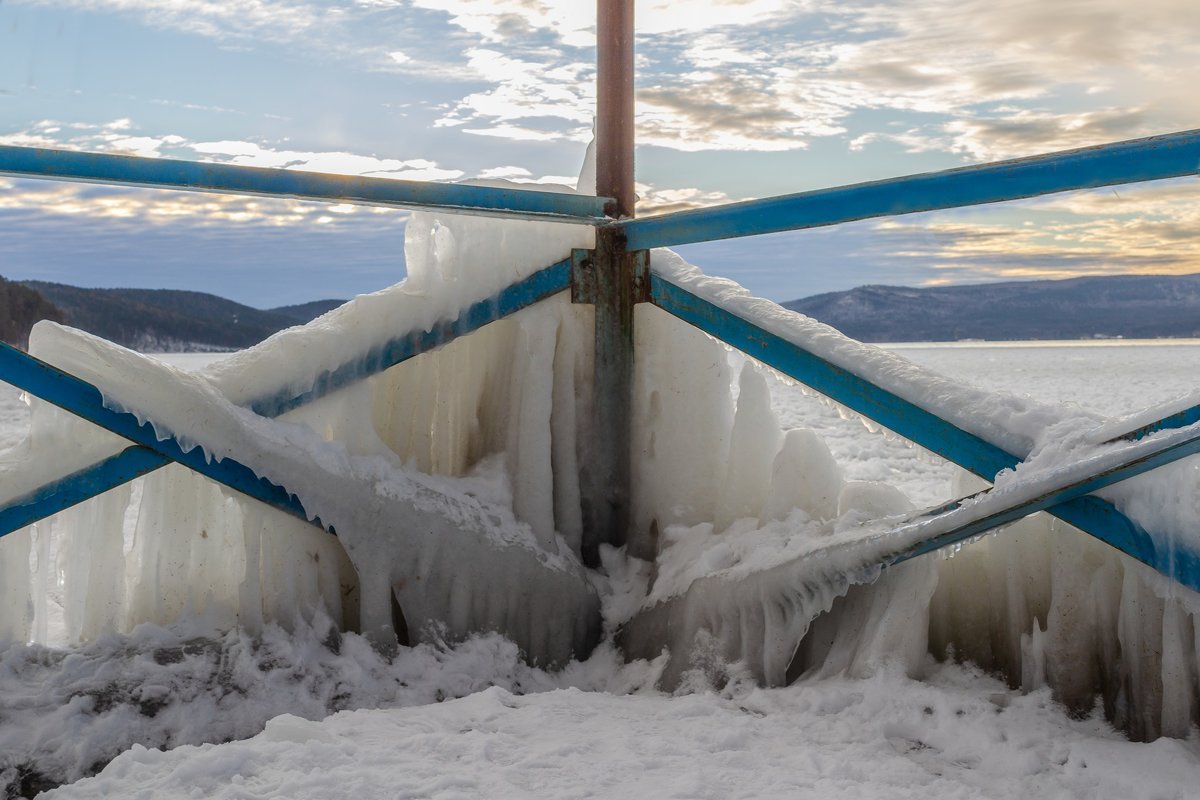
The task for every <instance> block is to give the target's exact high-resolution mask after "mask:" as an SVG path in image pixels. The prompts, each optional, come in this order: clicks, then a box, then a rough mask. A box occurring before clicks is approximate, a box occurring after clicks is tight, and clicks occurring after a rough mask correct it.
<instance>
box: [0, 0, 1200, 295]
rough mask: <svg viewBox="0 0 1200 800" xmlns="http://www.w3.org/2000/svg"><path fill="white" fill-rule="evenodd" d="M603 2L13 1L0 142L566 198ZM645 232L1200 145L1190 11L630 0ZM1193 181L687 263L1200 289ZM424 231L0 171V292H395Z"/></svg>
mask: <svg viewBox="0 0 1200 800" xmlns="http://www.w3.org/2000/svg"><path fill="white" fill-rule="evenodd" d="M594 17H595V5H594V3H592V2H587V1H584V2H575V1H573V0H345V1H344V2H311V1H309V0H0V144H8V145H24V146H37V147H63V148H73V149H82V150H89V151H95V152H114V153H129V154H135V155H142V156H152V157H164V158H185V159H194V160H195V159H199V160H208V161H219V162H226V163H235V164H245V165H251V166H272V167H291V168H298V169H308V170H316V171H327V172H343V173H350V174H365V175H376V176H383V177H395V178H405V179H410V180H438V181H444V180H462V179H472V178H507V179H512V180H518V181H528V182H531V183H538V182H552V183H568V184H572V185H573V184H574V182H575V181H576V179H577V177H578V173H579V169H580V165H581V163H582V160H583V156H584V152H585V149H586V146H587V143H588V142H589V140H590V138H591V126H592V115H593V110H594V104H595V99H594V97H595V90H594V79H595V70H594V63H595V29H594ZM636 21H637V29H638V38H637V98H638V106H637V137H638V142H639V145H638V149H637V154H636V157H637V180H638V184H639V186H638V192H639V197H640V201H639V206H638V214H639V215H642V216H645V215H649V214H653V213H661V212H662V211H667V210H674V209H681V208H689V207H696V206H703V205H712V204H715V203H721V202H728V201H731V200H741V199H749V198H756V197H768V196H771V195H777V194H785V193H789V192H796V191H803V190H808V189H816V188H821V187H827V186H837V185H842V184H848V183H855V182H859V181H864V180H874V179H880V178H888V177H894V176H899V175H906V174H912V173H918V172H927V171H931V170H938V169H945V168H950V167H957V166H963V165H966V164H972V163H982V162H986V161H990V160H995V159H1002V158H1012V157H1019V156H1024V155H1033V154H1037V153H1043V152H1050V151H1054V150H1061V149H1065V148H1072V147H1079V146H1085V145H1091V144H1099V143H1102V142H1106V141H1116V140H1122V139H1129V138H1136V137H1140V136H1147V135H1153V134H1155V133H1166V132H1171V131H1177V130H1185V129H1190V128H1200V93H1197V91H1196V86H1197V85H1198V84H1200V3H1197V2H1195V0H1138V1H1137V2H1133V1H1132V0H1005V2H996V0H904V2H900V1H899V0H898V1H897V2H891V3H889V2H879V1H878V0H876V2H859V0H838V1H836V2H835V1H834V0H639V2H638V8H637V18H636ZM1198 200H1200V186H1198V185H1197V180H1196V179H1195V178H1186V179H1179V180H1174V181H1160V182H1155V183H1149V184H1140V185H1136V186H1128V187H1119V188H1117V189H1105V190H1098V191H1094V192H1080V193H1072V194H1064V195H1056V196H1053V197H1049V198H1042V199H1039V200H1033V201H1020V202H1017V203H1009V204H1003V205H996V206H988V207H980V208H975V209H968V210H960V211H949V212H936V213H930V214H920V215H910V216H904V217H896V218H891V219H885V220H873V221H866V222H859V223H853V224H849V225H843V226H838V227H835V228H826V229H820V230H812V231H802V232H795V233H787V234H775V235H770V236H761V237H754V238H750V239H741V240H734V241H726V242H719V243H712V244H704V245H692V246H688V247H685V248H682V252H683V253H684V255H685V256H686V257H687V258H688V259H689V260H691V261H693V262H694V263H696V264H698V265H700V266H701V267H703V268H705V269H706V270H707V271H709V272H711V273H714V274H721V275H726V276H728V277H731V278H733V279H735V280H737V281H739V282H741V283H742V284H744V285H745V286H747V287H748V288H749V289H750V290H751V291H753V292H755V293H757V294H761V295H765V296H767V297H770V298H772V299H775V300H788V299H793V298H797V297H804V296H808V295H812V294H817V293H820V292H827V291H836V290H842V289H849V288H852V287H854V286H858V285H863V284H892V285H908V286H920V285H936V284H947V283H971V282H982V281H997V280H1017V279H1030V278H1063V277H1072V276H1078V275H1092V274H1117V273H1189V272H1200V233H1198V232H1200V202H1197V201H1198ZM406 219H407V214H406V212H404V211H398V210H385V209H378V208H368V207H360V206H350V205H330V204H321V203H301V202H294V201H283V200H278V201H276V200H265V199H262V198H247V197H235V196H227V195H215V194H197V193H181V192H167V191H162V190H150V189H117V188H111V187H101V186H95V185H83V184H71V183H60V182H45V181H29V180H15V179H7V178H0V275H3V276H5V277H7V278H10V279H38V280H49V281H58V282H63V283H71V284H75V285H82V286H106V287H112V286H138V287H151V288H177V289H194V290H199V291H208V292H213V293H216V294H220V295H222V296H225V297H229V298H232V299H234V300H238V301H240V302H243V303H247V304H249V305H252V306H256V307H260V308H267V307H273V306H278V305H283V304H290V303H300V302H305V301H308V300H314V299H318V298H331V297H332V298H344V297H350V296H352V295H354V294H358V293H362V292H369V291H373V290H376V289H380V288H383V287H384V286H387V285H389V284H391V283H394V282H396V281H398V280H400V279H401V278H402V277H403V276H404V263H403V242H404V225H405V221H406Z"/></svg>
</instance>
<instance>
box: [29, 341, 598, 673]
mask: <svg viewBox="0 0 1200 800" xmlns="http://www.w3.org/2000/svg"><path fill="white" fill-rule="evenodd" d="M47 324H48V325H53V324H54V323H47ZM41 336H42V338H43V340H44V341H46V342H47V343H49V342H51V341H53V342H54V344H53V347H52V349H53V350H54V351H55V353H56V362H57V364H58V365H59V366H60V367H62V368H64V369H66V370H68V371H69V372H72V373H73V374H75V375H78V376H79V377H80V378H82V379H84V380H87V381H88V382H89V383H92V384H93V385H95V386H96V387H97V388H98V389H99V390H100V391H101V393H102V395H103V396H104V398H105V404H106V405H108V406H109V407H111V408H114V409H116V410H120V411H125V412H129V413H134V414H135V415H136V416H137V417H138V418H139V419H146V420H149V421H150V422H151V424H152V425H153V426H154V428H155V431H156V432H157V435H158V436H159V437H160V438H165V437H167V436H174V437H176V438H177V439H179V440H181V441H187V442H192V443H195V445H196V446H199V447H202V448H203V449H204V452H205V454H206V457H208V458H210V459H211V458H216V459H222V458H226V457H233V458H236V459H237V460H238V461H240V462H241V463H243V464H245V465H246V466H248V467H250V468H251V469H252V470H254V471H255V473H256V474H258V475H260V476H262V477H265V478H267V479H268V480H271V481H273V482H274V483H276V484H278V485H281V486H285V487H286V488H287V489H288V490H289V491H290V492H292V493H294V494H295V495H296V496H297V497H298V498H299V499H300V501H301V503H302V504H303V505H304V507H305V508H306V510H307V511H308V512H309V513H310V514H311V515H313V517H320V519H321V520H322V521H324V522H325V523H326V524H329V525H332V526H333V527H334V528H336V530H337V531H338V535H339V539H340V540H341V542H342V544H343V545H344V546H345V548H346V552H347V555H349V557H350V560H351V562H352V563H353V564H354V566H355V568H356V569H357V570H358V574H359V578H360V582H361V587H362V594H361V599H360V602H361V604H362V606H361V609H362V614H363V621H362V625H363V628H364V630H367V631H371V632H378V633H380V634H381V635H382V633H383V632H384V631H385V630H388V629H390V628H391V626H392V619H391V615H392V609H391V603H390V600H389V596H390V594H391V592H392V591H394V592H395V595H396V598H397V600H398V601H399V603H400V607H401V610H402V611H403V613H404V615H405V620H406V622H407V625H408V629H409V630H408V632H409V634H410V636H412V637H413V638H414V639H415V640H417V641H425V640H428V639H429V638H430V637H431V636H438V635H441V636H443V637H451V638H456V639H458V638H462V637H464V636H466V635H468V634H469V633H472V632H476V631H483V630H496V631H499V632H501V633H504V634H505V635H507V636H509V637H511V638H512V639H513V640H514V641H515V642H517V644H518V645H520V646H521V648H522V649H523V650H524V651H525V652H526V653H527V654H528V655H529V657H530V658H531V659H533V660H534V661H535V662H538V663H559V664H563V663H566V662H567V661H568V660H570V658H571V656H572V654H576V653H583V652H584V651H586V650H588V649H589V645H590V643H591V642H593V641H595V638H596V633H597V628H598V626H599V601H598V599H597V597H596V594H595V591H594V590H593V589H592V587H591V585H590V584H589V583H588V581H587V579H586V577H585V575H584V573H583V569H582V567H581V566H580V564H579V562H578V561H577V560H576V559H575V557H574V555H573V554H572V553H571V551H570V548H569V547H567V546H566V544H565V543H562V544H561V546H559V547H557V548H556V549H555V550H546V549H544V548H543V547H542V546H541V545H540V543H539V542H538V541H537V539H536V538H535V536H534V534H533V531H532V530H531V529H530V528H529V527H528V526H526V525H523V524H521V523H518V522H517V520H516V519H515V517H513V515H512V512H511V511H510V510H509V509H508V508H507V507H506V506H503V505H499V504H494V503H489V502H487V501H486V500H484V499H481V498H480V497H479V496H478V495H477V494H473V493H472V492H470V491H469V488H468V487H469V484H467V485H464V483H463V481H462V480H456V479H453V478H448V477H438V476H430V475H426V474H424V473H420V472H417V471H414V470H410V469H405V468H404V466H403V465H402V464H401V462H400V461H399V459H398V458H396V457H395V456H392V457H391V458H386V457H382V456H353V455H351V454H349V453H348V452H347V450H346V449H345V447H344V446H342V445H340V444H337V443H331V442H326V441H325V440H324V439H323V438H322V437H320V436H319V435H318V434H316V433H315V432H314V431H312V430H311V429H309V428H307V427H304V426H300V425H295V424H290V423H286V422H280V421H274V420H267V419H264V418H262V417H259V416H257V415H255V414H253V413H251V412H249V411H246V410H245V409H241V408H239V407H237V406H234V405H233V404H232V403H230V402H229V401H228V400H226V399H225V398H224V397H222V396H221V395H220V394H219V393H218V392H217V391H216V390H215V389H214V388H213V387H211V386H210V385H209V384H208V383H207V381H205V380H204V379H202V378H200V377H198V376H196V375H191V374H188V373H185V372H183V371H181V370H177V369H174V368H173V367H170V366H169V365H166V364H162V363H160V362H157V361H155V360H153V359H150V358H147V357H145V356H141V355H139V354H137V353H134V352H132V351H128V350H123V349H121V348H119V347H118V346H116V345H112V344H110V343H107V342H105V341H104V340H102V339H98V338H96V337H93V336H90V335H88V334H84V333H81V332H78V331H73V330H71V329H69V328H63V327H61V326H59V327H55V328H53V329H52V330H46V331H43V332H42V333H41ZM47 346H49V344H48V345H47ZM96 364H105V367H103V368H97V367H96V366H94V365H96Z"/></svg>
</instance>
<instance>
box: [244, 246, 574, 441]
mask: <svg viewBox="0 0 1200 800" xmlns="http://www.w3.org/2000/svg"><path fill="white" fill-rule="evenodd" d="M570 287H571V259H569V258H568V259H566V260H564V261H559V262H558V263H557V264H551V265H550V266H548V267H545V268H544V269H541V270H538V271H537V272H535V273H533V274H532V275H530V276H529V277H527V278H523V279H522V280H519V281H517V282H516V283H514V284H512V285H510V286H506V287H505V288H504V289H502V290H500V292H498V293H497V294H495V295H493V296H492V297H489V298H487V299H486V300H480V301H479V302H477V303H473V304H471V305H470V306H468V307H467V308H465V309H463V311H462V312H460V313H459V315H458V316H457V317H455V318H454V319H449V320H441V321H439V322H436V323H435V324H434V325H433V326H432V327H431V328H429V330H422V329H418V330H413V331H408V332H407V333H405V334H403V335H401V336H397V337H396V338H394V339H390V340H388V341H387V342H385V343H384V344H382V345H380V346H378V347H375V348H372V349H371V350H369V351H368V352H367V353H366V354H365V355H363V356H362V357H360V358H358V359H355V360H353V361H350V362H347V363H345V364H342V365H341V366H340V367H338V368H336V369H334V370H331V371H329V372H325V373H322V374H321V375H320V376H318V377H317V379H316V381H314V383H313V387H312V388H311V389H310V390H308V391H306V392H303V393H300V394H294V393H291V392H286V391H285V392H279V393H276V394H272V395H268V396H266V397H261V398H258V399H256V400H253V401H251V402H249V403H247V404H246V407H247V408H249V409H250V410H252V411H253V412H255V413H256V414H259V415H261V416H264V417H277V416H279V415H280V414H283V413H284V412H286V411H290V410H292V409H293V408H297V407H299V406H303V405H306V404H308V403H311V402H313V401H314V400H318V399H320V398H322V397H324V396H325V395H327V394H330V393H331V392H336V391H337V390H338V389H343V388H345V387H347V386H349V385H351V384H353V383H356V382H358V381H360V380H362V379H363V378H368V377H370V376H372V375H375V374H378V373H380V372H383V371H384V370H386V369H389V368H391V367H394V366H396V365H397V364H401V363H403V362H405V361H407V360H408V359H410V358H413V357H414V356H419V355H421V354H422V353H427V352H429V351H430V350H434V349H436V348H438V347H440V346H442V345H444V344H448V343H449V342H452V341H454V340H455V339H457V338H458V337H460V336H465V335H467V334H468V333H472V332H474V331H477V330H479V329H480V328H482V327H483V326H484V325H488V324H489V323H492V322H496V321H497V320H500V319H503V318H504V317H507V316H509V315H510V314H514V313H516V312H517V311H520V310H521V309H524V308H528V307H529V306H531V305H533V304H535V303H538V302H540V301H542V300H545V299H547V298H549V297H552V296H553V295H555V294H558V293H559V292H563V291H566V290H567V289H569V288H570Z"/></svg>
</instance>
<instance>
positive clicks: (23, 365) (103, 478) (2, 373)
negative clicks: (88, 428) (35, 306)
mask: <svg viewBox="0 0 1200 800" xmlns="http://www.w3.org/2000/svg"><path fill="white" fill-rule="evenodd" d="M0 378H2V379H3V380H4V381H5V382H7V383H10V384H12V385H13V386H16V387H17V388H19V389H22V390H24V391H26V392H29V393H30V394H32V395H34V396H35V397H40V398H42V399H43V400H45V401H47V402H49V403H53V404H54V405H56V406H58V407H59V408H62V409H63V410H65V411H69V412H71V413H72V414H74V415H76V416H78V417H80V418H82V419H85V420H87V421H88V422H91V423H93V424H95V425H98V426H100V427H101V428H104V429H105V430H107V431H111V432H112V433H115V434H117V435H118V436H121V437H123V438H125V439H128V440H129V441H131V442H133V443H134V444H138V445H141V446H142V447H144V448H146V449H148V450H151V451H153V452H154V453H155V454H157V455H159V456H161V457H163V458H165V459H168V460H170V461H174V462H177V463H179V464H182V465H183V466H185V467H188V468H189V469H191V470H193V471H195V472H198V473H200V474H201V475H204V476H205V477H207V478H210V479H212V480H214V481H216V482H217V483H220V484H223V485H225V486H228V487H229V488H231V489H234V490H236V491H239V492H241V493H242V494H244V495H247V496H249V497H253V498H254V499H255V500H259V501H261V502H263V503H266V504H267V505H269V506H272V507H274V508H278V509H280V510H281V511H285V512H287V513H289V514H292V515H294V516H297V517H300V518H301V519H308V515H307V514H306V513H305V511H304V508H303V506H301V505H300V501H299V500H298V499H297V498H296V497H295V496H294V495H292V494H289V493H288V491H287V490H286V489H284V488H283V487H281V486H278V485H276V484H274V483H272V482H270V481H268V480H267V479H265V478H260V477H258V476H257V475H255V474H254V471H253V470H251V469H250V468H249V467H247V466H245V465H244V464H241V463H239V462H238V461H235V460H234V459H232V458H224V459H222V460H220V461H217V460H213V461H211V462H210V461H208V460H207V459H206V458H205V456H204V451H203V450H202V449H201V448H199V447H195V448H192V449H191V450H189V451H186V452H185V451H184V449H183V448H182V447H181V446H180V444H179V442H178V441H177V440H176V439H175V438H174V437H172V438H168V439H164V440H162V441H159V439H158V437H157V436H156V435H155V433H154V429H153V428H152V427H151V426H150V424H149V423H144V424H143V423H139V422H138V420H137V417H135V416H134V415H133V414H128V413H124V412H119V411H113V410H112V409H109V408H105V407H104V399H103V397H102V396H101V394H100V391H99V390H98V389H97V388H96V387H95V386H92V385H91V384H90V383H88V382H86V381H83V380H80V379H79V378H76V377H75V376H73V375H70V374H68V373H66V372H63V371H62V370H60V369H58V368H57V367H55V366H53V365H51V364H47V363H46V362H44V361H41V360H39V359H37V358H34V357H33V356H31V355H28V354H26V353H22V352H21V351H20V350H17V349H16V348H14V347H11V346H9V345H7V344H4V343H2V342H0ZM128 453H129V451H128V450H126V451H125V452H124V453H121V454H119V455H118V456H116V457H114V458H110V459H107V461H105V462H101V465H104V466H103V467H102V468H101V469H96V468H91V469H88V470H83V471H82V472H81V473H75V474H74V475H73V476H69V477H68V478H65V479H63V480H60V481H57V482H56V483H57V484H58V488H60V489H65V490H67V491H68V492H69V493H70V494H71V495H72V496H74V497H81V495H83V494H84V492H85V491H88V490H91V491H97V490H98V491H104V490H106V489H107V488H111V486H110V485H108V484H110V483H111V481H112V480H114V479H116V478H123V479H124V480H122V481H121V482H122V483H123V482H124V481H125V480H132V479H133V478H135V477H137V475H136V474H133V473H134V472H138V471H139V470H140V469H141V468H142V467H145V466H146V465H147V464H148V457H147V456H145V455H142V454H138V455H136V456H134V455H132V454H130V455H127V454H128ZM88 481H90V482H91V484H90V486H89V485H88ZM113 485H120V484H119V483H118V484H113ZM46 488H47V491H49V490H50V487H46ZM35 494H36V493H35ZM27 497H28V496H27ZM81 499H86V497H81ZM41 500H42V502H43V504H45V503H48V502H50V501H49V498H48V497H46V496H44V495H43V496H42V498H41ZM61 500H62V498H59V499H55V500H54V501H53V503H54V504H56V505H57V504H60V502H61ZM76 502H78V500H77V501H76ZM25 507H26V508H27V511H26V512H25V513H26V515H32V514H33V513H34V508H32V507H30V505H29V503H28V502H27V503H26V504H25ZM61 507H62V508H65V507H66V506H61ZM37 510H38V511H41V510H44V506H43V507H42V508H38V509H37ZM5 511H8V509H7V508H6V509H5ZM26 524H28V523H26Z"/></svg>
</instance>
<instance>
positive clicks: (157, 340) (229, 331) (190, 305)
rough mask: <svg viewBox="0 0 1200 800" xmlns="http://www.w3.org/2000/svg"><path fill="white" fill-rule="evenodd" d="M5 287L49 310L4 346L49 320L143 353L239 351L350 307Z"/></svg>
mask: <svg viewBox="0 0 1200 800" xmlns="http://www.w3.org/2000/svg"><path fill="white" fill-rule="evenodd" d="M6 283H7V285H8V286H9V287H16V288H18V289H22V290H24V291H26V292H29V293H30V294H33V295H36V296H40V299H42V301H43V302H44V303H45V306H44V307H43V312H42V313H41V314H40V316H39V315H33V316H32V318H31V319H29V318H28V317H29V316H30V315H26V324H25V325H24V332H23V333H21V332H17V333H15V334H14V335H13V336H12V337H11V338H10V337H9V336H8V335H5V336H4V339H5V341H10V342H12V343H16V344H20V343H21V340H22V339H23V338H24V337H27V336H28V329H29V327H30V326H31V325H32V324H33V322H35V321H37V319H42V318H49V319H55V320H57V321H61V322H64V323H65V324H67V325H70V326H72V327H75V328H80V329H82V330H85V331H88V332H89V333H94V334H96V335H97V336H102V337H104V338H105V339H109V340H111V341H114V342H117V343H118V344H122V345H124V346H126V347H131V348H134V349H136V350H141V351H143V352H192V351H212V350H239V349H242V348H245V347H250V346H251V345H254V344H257V343H259V342H261V341H262V340H263V339H265V338H267V337H268V336H270V335H271V334H273V333H275V332H277V331H280V330H283V329H284V328H290V327H292V326H293V325H303V324H304V323H306V322H309V321H310V320H312V319H315V318H316V317H319V316H320V315H321V314H324V313H325V312H326V311H329V310H330V309H333V308H336V307H338V306H339V305H341V304H342V303H344V302H345V301H344V300H317V301H315V302H311V303H304V304H303V305H296V306H283V307H281V308H272V309H267V310H265V311H264V310H262V309H257V308H251V307H250V306H244V305H242V304H241V303H235V302H233V301H232V300H226V299H224V298H222V297H217V296H216V295H212V294H205V293H203V292H183V291H176V290H172V289H82V288H79V287H77V286H67V285H64V284H61V283H45V282H43V281H23V282H21V283H8V282H6ZM0 290H2V289H0ZM31 290H32V291H31ZM3 303H4V298H3V297H2V296H0V311H2V310H3V309H4V308H5V306H3ZM4 316H7V315H4ZM2 318H4V317H0V319H2Z"/></svg>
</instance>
